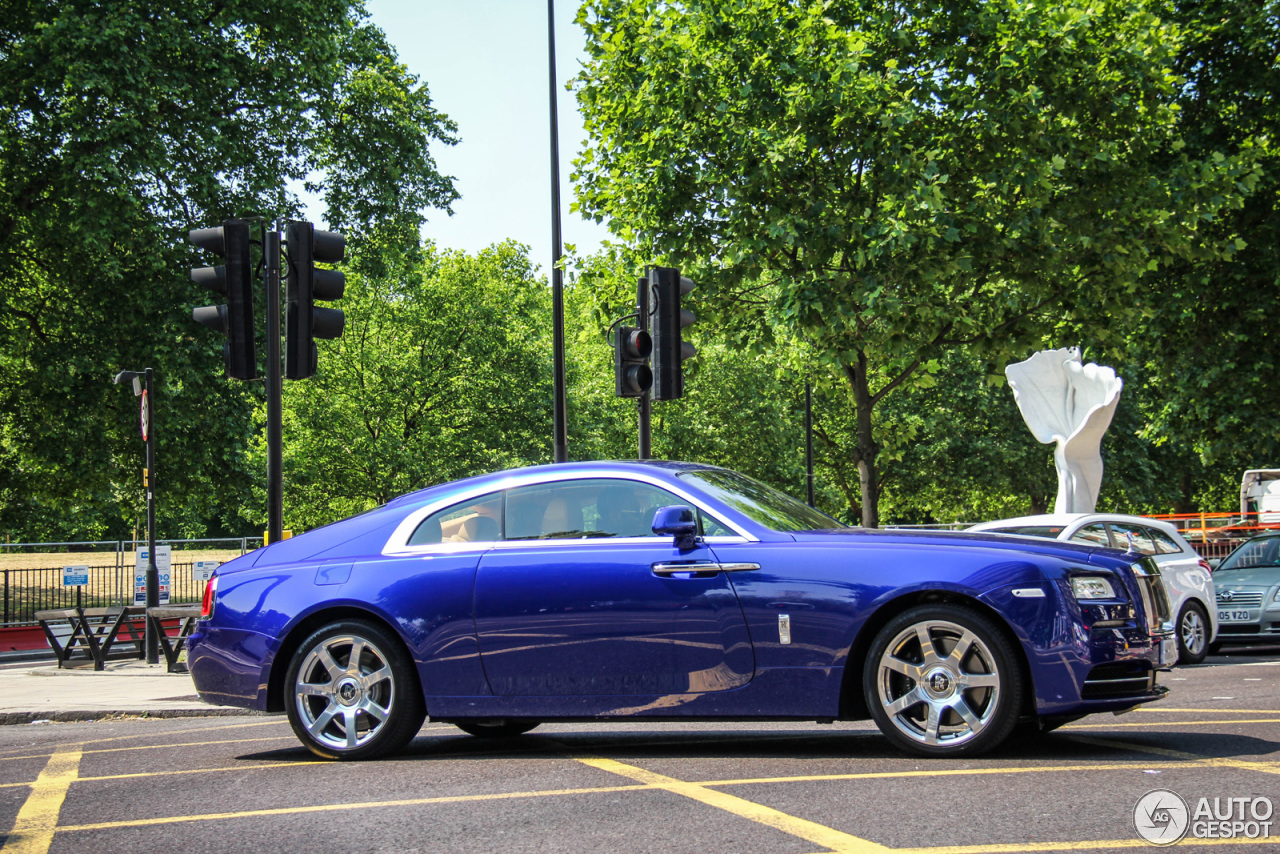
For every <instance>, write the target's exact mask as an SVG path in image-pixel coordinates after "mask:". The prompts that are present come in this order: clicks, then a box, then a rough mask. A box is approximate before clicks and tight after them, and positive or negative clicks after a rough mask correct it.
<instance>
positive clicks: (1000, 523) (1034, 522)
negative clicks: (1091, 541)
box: [966, 513, 1178, 534]
mask: <svg viewBox="0 0 1280 854" xmlns="http://www.w3.org/2000/svg"><path fill="white" fill-rule="evenodd" d="M1087 522H1123V523H1126V524H1132V525H1146V526H1148V527H1151V528H1156V529H1157V530H1160V531H1163V532H1165V533H1166V534H1169V533H1172V534H1176V533H1178V529H1177V528H1176V527H1175V526H1174V525H1172V524H1170V523H1169V522H1166V521H1164V520H1163V519H1152V518H1149V517H1147V516H1130V515H1128V514H1126V513H1042V514H1040V515H1039V516H1018V517H1016V518H1013V519H996V520H994V521H991V522H980V523H978V524H977V525H973V526H971V527H969V528H967V529H966V530H969V531H990V530H992V529H993V528H1013V527H1019V528H1023V527H1027V528H1029V527H1033V526H1046V525H1061V526H1062V527H1064V528H1066V527H1069V526H1071V525H1078V524H1084V523H1087Z"/></svg>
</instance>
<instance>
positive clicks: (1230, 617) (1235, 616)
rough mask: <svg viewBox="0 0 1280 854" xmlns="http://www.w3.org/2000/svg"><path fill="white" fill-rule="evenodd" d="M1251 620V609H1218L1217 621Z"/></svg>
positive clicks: (1238, 621)
mask: <svg viewBox="0 0 1280 854" xmlns="http://www.w3.org/2000/svg"><path fill="white" fill-rule="evenodd" d="M1251 620H1253V612H1252V611H1219V612H1218V622H1219V623H1248V622H1250V621H1251Z"/></svg>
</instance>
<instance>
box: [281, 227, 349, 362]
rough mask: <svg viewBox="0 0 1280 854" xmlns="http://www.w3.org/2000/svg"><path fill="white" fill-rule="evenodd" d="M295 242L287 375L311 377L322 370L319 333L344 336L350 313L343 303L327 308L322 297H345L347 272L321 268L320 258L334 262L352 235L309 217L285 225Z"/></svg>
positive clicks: (291, 252)
mask: <svg viewBox="0 0 1280 854" xmlns="http://www.w3.org/2000/svg"><path fill="white" fill-rule="evenodd" d="M285 241H286V242H287V243H288V245H289V276H288V281H289V288H288V314H287V315H286V318H285V351H284V352H285V359H284V375H285V376H286V377H288V378H289V379H291V380H305V379H306V378H307V377H311V376H315V373H316V362H317V358H318V356H317V353H316V342H315V339H316V338H341V337H342V329H343V326H344V325H345V324H346V317H345V316H344V315H343V313H342V310H341V309H337V308H324V307H322V306H318V305H316V304H315V301H316V300H318V299H322V300H336V299H341V298H342V292H343V291H344V290H345V289H346V276H344V275H343V274H342V273H341V272H340V271H338V270H322V269H317V267H316V262H317V261H320V262H322V263H326V264H333V263H336V262H338V261H341V260H342V258H343V256H344V255H345V254H346V246H347V239H346V238H345V237H343V236H342V235H341V234H338V233H337V232H336V231H321V230H320V229H318V228H316V227H315V226H314V225H312V224H311V223H309V222H295V221H290V222H289V223H288V224H287V225H286V226H285Z"/></svg>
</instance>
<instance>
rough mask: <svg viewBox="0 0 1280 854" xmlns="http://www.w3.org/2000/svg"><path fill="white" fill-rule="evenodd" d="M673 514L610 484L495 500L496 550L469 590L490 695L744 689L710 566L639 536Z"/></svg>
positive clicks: (745, 672) (721, 592) (747, 646)
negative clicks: (499, 511) (500, 527)
mask: <svg viewBox="0 0 1280 854" xmlns="http://www.w3.org/2000/svg"><path fill="white" fill-rule="evenodd" d="M682 503H684V502H683V501H682V500H681V499H679V498H678V497H677V496H675V495H674V494H672V493H670V492H667V491H666V490H663V489H660V488H659V487H657V486H653V485H651V484H647V483H642V482H639V481H627V480H622V479H611V478H584V479H580V480H568V481H558V482H555V483H550V484H539V485H535V486H527V487H521V488H517V489H511V490H509V491H508V492H507V496H506V510H505V517H504V518H505V528H506V537H505V541H504V542H502V543H500V544H498V545H497V546H496V547H495V548H493V549H492V550H491V551H489V552H487V553H486V554H485V555H484V556H483V557H482V558H481V560H480V566H479V569H478V571H477V574H476V586H475V614H476V633H477V637H478V638H479V642H480V655H481V661H482V663H483V665H484V671H485V675H486V677H487V678H488V680H489V685H490V688H491V689H492V690H493V692H494V693H495V694H498V695H503V696H516V695H589V694H590V695H625V694H648V695H652V694H683V693H704V692H711V691H723V690H727V689H730V688H737V687H739V686H741V685H744V684H746V683H747V682H748V681H750V679H751V677H752V675H753V672H754V667H755V664H754V655H753V653H752V649H751V642H750V638H749V635H748V633H747V628H746V621H745V619H744V618H743V615H742V609H741V607H739V605H738V600H737V597H736V595H735V594H734V591H733V587H732V585H731V584H730V583H729V581H728V579H727V578H726V576H725V573H723V572H721V571H719V570H718V569H716V568H714V561H715V557H714V555H713V554H712V553H711V551H710V549H708V548H707V547H706V546H699V547H697V548H695V549H693V550H691V551H684V552H682V551H680V550H678V549H677V548H676V547H675V545H674V542H673V538H672V537H669V536H664V537H659V536H655V535H654V534H653V533H652V531H651V530H650V528H649V526H650V524H651V520H652V518H653V511H654V510H656V509H657V508H658V507H661V506H665V505H671V504H682ZM700 565H701V566H703V567H706V568H705V569H701V570H700V569H699V568H698V567H699V566H700ZM684 566H688V567H689V569H688V570H683V569H682V567H684Z"/></svg>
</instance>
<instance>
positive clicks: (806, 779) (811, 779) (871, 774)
mask: <svg viewBox="0 0 1280 854" xmlns="http://www.w3.org/2000/svg"><path fill="white" fill-rule="evenodd" d="M1205 764H1207V762H1205V761H1201V762H1163V763H1161V764H1160V767H1161V769H1166V768H1195V767H1197V766H1200V765H1205ZM1150 765H1151V763H1149V762H1123V763H1114V764H1107V765H1044V766H1036V767H1028V766H1017V767H1013V768H946V769H938V770H935V771H867V772H865V773H861V774H806V775H797V776H794V777H746V778H742V779H738V780H705V781H702V782H699V783H698V784H697V785H699V786H751V785H756V784H764V783H822V782H827V781H832V780H892V779H897V778H909V777H967V776H984V775H1000V774H1057V773H1060V772H1063V771H1136V770H1143V771H1145V770H1147V769H1148V768H1149V767H1150Z"/></svg>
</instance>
